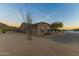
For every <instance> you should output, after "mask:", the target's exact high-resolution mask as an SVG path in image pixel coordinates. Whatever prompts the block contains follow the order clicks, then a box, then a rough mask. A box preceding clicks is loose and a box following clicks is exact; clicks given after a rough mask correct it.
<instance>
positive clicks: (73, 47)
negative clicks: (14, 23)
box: [0, 32, 79, 56]
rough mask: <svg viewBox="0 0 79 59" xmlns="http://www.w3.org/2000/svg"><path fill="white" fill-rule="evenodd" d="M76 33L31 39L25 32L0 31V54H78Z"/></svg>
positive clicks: (33, 37) (78, 36)
mask: <svg viewBox="0 0 79 59" xmlns="http://www.w3.org/2000/svg"><path fill="white" fill-rule="evenodd" d="M78 34H79V33H73V34H71V33H66V34H63V35H58V36H53V37H52V38H50V37H39V36H37V37H35V36H32V40H28V39H27V38H28V37H27V34H24V33H16V32H7V33H5V34H2V33H0V55H2V56H4V55H7V56H8V55H9V56H16V55H17V56H19V55H21V56H22V55H23V56H26V55H27V56H53V55H54V56H55V55H58V56H59V55H63V56H65V55H66V56H67V55H79V43H78V41H79V40H78V38H79V35H78ZM71 36H72V37H71ZM57 39H58V40H57ZM60 40H61V41H60ZM72 41H73V42H72Z"/></svg>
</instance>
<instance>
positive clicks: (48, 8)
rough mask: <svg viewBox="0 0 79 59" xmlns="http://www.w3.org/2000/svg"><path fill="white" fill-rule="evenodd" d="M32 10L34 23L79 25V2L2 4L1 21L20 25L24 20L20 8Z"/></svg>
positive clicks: (0, 10) (25, 10) (0, 9)
mask: <svg viewBox="0 0 79 59" xmlns="http://www.w3.org/2000/svg"><path fill="white" fill-rule="evenodd" d="M20 9H21V10H22V11H23V12H24V13H27V10H29V11H30V13H31V16H32V19H33V23H36V22H42V21H45V22H48V23H52V22H55V21H61V22H63V23H64V25H65V26H74V27H78V26H79V4H66V3H65V4H64V3H63V4H61V3H59V4H58V3H57V4H56V3H51V4H41V3H40V4H29V3H28V4H27V3H26V4H0V22H3V23H6V24H8V25H10V26H19V25H20V24H21V23H22V22H23V20H22V16H21V14H20V12H19V10H20Z"/></svg>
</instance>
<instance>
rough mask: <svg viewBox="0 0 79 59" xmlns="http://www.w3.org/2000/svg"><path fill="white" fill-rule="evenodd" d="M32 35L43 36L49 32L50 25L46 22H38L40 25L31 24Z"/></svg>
mask: <svg viewBox="0 0 79 59" xmlns="http://www.w3.org/2000/svg"><path fill="white" fill-rule="evenodd" d="M32 29H33V33H35V34H38V35H39V34H44V33H47V32H49V31H50V24H48V23H46V22H40V23H36V24H33V27H32Z"/></svg>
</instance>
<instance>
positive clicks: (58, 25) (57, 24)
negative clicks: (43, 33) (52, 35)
mask: <svg viewBox="0 0 79 59" xmlns="http://www.w3.org/2000/svg"><path fill="white" fill-rule="evenodd" d="M63 25H64V24H63V23H62V22H54V23H52V25H51V28H53V29H58V28H62V27H63Z"/></svg>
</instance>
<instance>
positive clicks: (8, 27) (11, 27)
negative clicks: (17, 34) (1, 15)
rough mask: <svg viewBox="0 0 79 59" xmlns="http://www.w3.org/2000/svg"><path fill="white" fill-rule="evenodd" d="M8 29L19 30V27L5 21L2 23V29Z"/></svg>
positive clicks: (0, 25)
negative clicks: (9, 24)
mask: <svg viewBox="0 0 79 59" xmlns="http://www.w3.org/2000/svg"><path fill="white" fill-rule="evenodd" d="M2 28H4V29H7V30H18V29H19V28H17V27H13V26H8V25H7V24H4V23H0V29H2Z"/></svg>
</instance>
